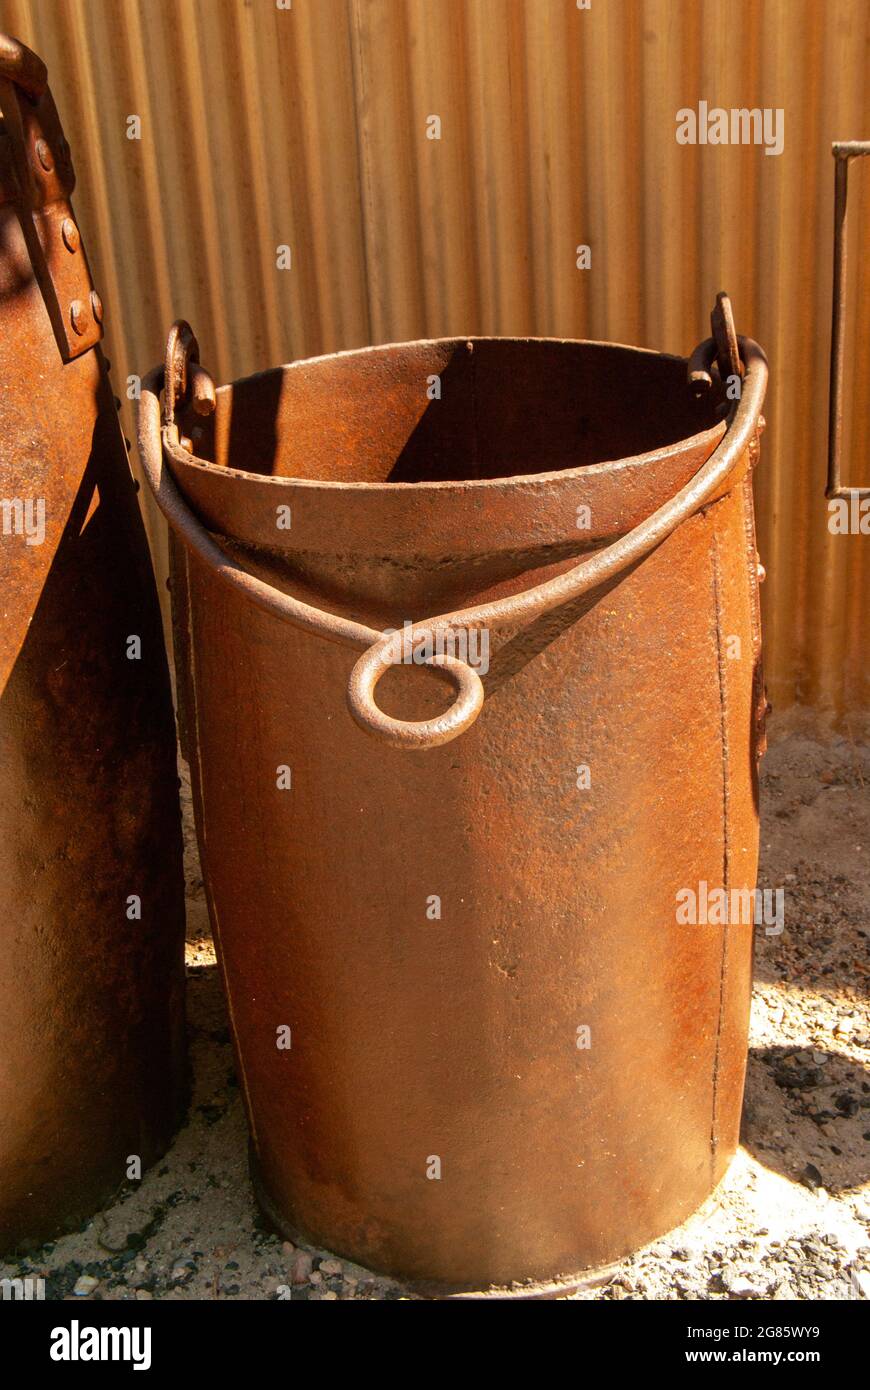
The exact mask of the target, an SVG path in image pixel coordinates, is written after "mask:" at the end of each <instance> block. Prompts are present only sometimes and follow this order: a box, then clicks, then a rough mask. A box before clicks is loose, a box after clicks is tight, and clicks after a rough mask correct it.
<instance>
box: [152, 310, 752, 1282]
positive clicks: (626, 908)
mask: <svg viewBox="0 0 870 1390" xmlns="http://www.w3.org/2000/svg"><path fill="white" fill-rule="evenodd" d="M175 340H176V341H177V342H178V343H180V344H182V345H183V342H184V341H185V340H186V334H185V333H184V332H183V330H180V331H179V332H177V333H176V335H175ZM739 342H740V345H741V351H742V355H743V364H744V365H745V368H746V371H745V377H744V379H743V382H742V395H741V399H740V401H739V402H738V403H737V404H736V405H735V406H733V407H732V408H731V409H730V413H729V414H728V416H727V419H726V418H725V411H726V408H727V407H726V403H725V401H724V400H723V390H722V385H721V383H720V382H719V380H718V370H717V369H716V368H715V366H714V358H715V354H716V345H715V343H714V342H713V340H712V339H711V340H708V343H707V344H705V345H704V347H703V351H702V352H700V353H699V354H696V358H697V359H698V360H699V361H701V362H703V363H706V369H707V370H708V371H709V372H710V389H708V390H707V391H706V392H705V393H702V394H700V395H696V394H695V392H694V391H693V390H692V389H691V387H690V385H689V383H688V382H687V380H686V372H687V365H689V364H687V363H686V361H685V360H684V359H680V358H673V357H667V356H664V355H662V354H658V353H650V352H644V351H642V350H640V349H634V348H623V347H617V346H613V345H609V344H600V343H584V342H564V341H552V340H529V341H516V340H510V339H474V340H471V341H469V342H466V341H463V340H455V339H451V340H436V341H423V342H416V343H405V344H399V345H394V346H390V347H383V348H372V349H367V350H363V351H358V352H350V353H343V354H339V355H336V356H332V357H326V358H320V359H314V360H310V361H303V362H297V363H294V364H293V365H291V366H288V367H282V368H278V369H275V370H273V371H268V372H265V373H262V374H260V375H258V376H256V377H252V378H249V379H247V380H243V381H239V382H236V383H234V384H233V385H230V386H223V387H221V388H219V389H218V390H217V392H216V396H215V399H216V409H215V411H214V413H213V414H212V415H211V416H207V417H203V416H201V415H197V414H196V412H195V411H194V410H193V409H192V407H191V406H190V405H185V403H184V401H183V399H182V400H180V401H179V400H176V402H175V419H174V421H173V423H172V424H167V423H165V421H164V422H163V423H161V417H160V407H159V399H158V393H159V390H160V385H161V379H162V376H163V371H164V370H165V369H161V370H159V371H155V372H154V373H152V375H151V377H150V378H149V379H148V380H147V381H146V382H145V383H144V386H143V393H142V402H141V410H140V445H141V452H142V457H143V463H144V467H145V470H146V474H147V476H148V478H149V481H150V482H151V483H152V485H153V487H154V489H155V493H156V496H157V500H158V502H159V504H160V506H161V507H162V508H163V510H164V511H165V513H166V515H167V516H168V518H169V520H170V523H171V527H172V532H173V607H174V616H175V627H176V646H177V655H178V669H179V677H180V681H181V692H180V694H181V704H182V716H183V719H182V733H183V747H184V748H185V751H186V754H187V756H188V758H189V760H190V763H191V769H192V775H193V785H194V798H195V809H196V816H197V827H198V834H199V842H200V849H201V854H202V861H203V870H204V877H205V882H206V888H207V893H208V897H209V904H210V910H211V914H212V922H213V926H214V930H215V936H216V940H217V943H218V954H219V960H220V964H221V968H222V971H223V976H224V983H225V987H226V990H227V994H228V1000H229V1007H230V1014H231V1018H232V1026H233V1032H234V1039H235V1046H236V1050H237V1056H238V1062H239V1069H240V1076H241V1080H242V1086H243V1090H244V1095H245V1100H246V1105H247V1109H248V1116H249V1121H250V1127H251V1136H252V1153H253V1169H254V1176H255V1182H256V1186H257V1191H258V1195H259V1198H260V1201H261V1203H262V1205H263V1207H264V1209H265V1210H266V1211H267V1213H268V1214H269V1215H270V1216H271V1218H272V1220H273V1221H275V1223H276V1224H278V1225H279V1226H280V1228H281V1229H283V1230H284V1231H286V1232H288V1233H291V1234H301V1235H302V1236H303V1237H304V1238H307V1239H310V1240H312V1241H315V1242H318V1243H320V1244H323V1245H326V1246H328V1247H330V1248H332V1249H335V1250H337V1251H339V1252H341V1253H342V1254H343V1255H345V1256H348V1257H351V1258H353V1259H356V1260H359V1261H361V1262H363V1263H364V1264H367V1265H369V1266H371V1267H373V1268H375V1269H379V1270H384V1271H387V1272H389V1273H391V1274H394V1275H397V1276H400V1277H403V1278H406V1279H410V1280H413V1281H416V1282H417V1283H418V1284H419V1285H420V1286H421V1287H423V1288H427V1289H432V1290H436V1291H442V1292H444V1291H447V1292H455V1291H462V1290H484V1289H487V1288H491V1287H494V1286H503V1285H508V1284H512V1283H517V1282H518V1283H519V1285H521V1286H522V1287H524V1288H525V1287H527V1285H528V1284H529V1282H531V1283H533V1284H534V1285H535V1286H541V1285H546V1284H547V1283H548V1282H549V1281H553V1280H558V1279H560V1278H563V1277H566V1276H571V1275H572V1274H573V1273H574V1272H575V1271H578V1270H581V1269H584V1268H588V1267H592V1266H596V1265H600V1264H603V1263H606V1262H608V1261H610V1260H612V1259H614V1258H616V1257H617V1256H619V1255H621V1254H623V1253H624V1252H625V1251H627V1250H630V1249H633V1248H635V1247H637V1246H639V1245H641V1244H642V1243H644V1242H645V1241H647V1240H649V1239H651V1238H652V1237H654V1236H656V1235H658V1234H660V1233H661V1232H663V1231H665V1230H666V1229H668V1228H669V1227H671V1226H673V1225H674V1224H675V1223H677V1222H678V1221H680V1220H681V1219H682V1218H683V1217H685V1216H686V1215H687V1214H688V1213H689V1212H690V1211H692V1210H693V1209H694V1208H695V1207H696V1206H697V1205H698V1204H699V1202H701V1201H702V1200H703V1198H704V1197H706V1195H707V1194H708V1193H709V1192H710V1190H711V1189H712V1187H713V1186H714V1185H715V1184H716V1183H717V1182H718V1180H719V1179H720V1178H721V1176H722V1175H723V1173H724V1171H725V1169H726V1167H727V1164H728V1161H729V1159H730V1157H731V1155H732V1154H733V1152H734V1149H735V1146H736V1143H737V1135H738V1123H739V1114H740V1102H741V1095H742V1087H743V1075H744V1062H745V1054H746V1039H747V1026H748V1013H749V993H750V974H751V954H752V928H751V927H750V926H745V925H734V926H730V927H722V926H717V925H700V926H695V927H690V926H684V925H680V924H678V923H677V920H676V912H675V895H676V893H677V892H678V891H679V890H680V889H681V888H686V887H696V886H697V885H699V884H700V883H702V882H705V883H707V884H710V885H719V886H724V887H726V888H728V889H735V888H747V889H751V888H752V887H753V886H754V883H755V872H756V855H757V803H756V784H755V757H754V754H755V751H756V748H755V743H756V738H757V729H756V724H755V703H754V702H755V697H756V688H757V680H758V670H759V667H760V635H759V625H758V607H757V603H758V585H757V573H756V563H757V556H756V550H755V539H754V531H753V522H752V497H751V481H750V470H751V465H752V463H753V462H754V458H755V456H756V454H757V438H758V432H759V428H760V416H759V411H760V407H761V402H762V399H763V395H764V388H765V382H766V364H765V360H764V356H763V353H762V352H761V350H760V349H759V348H758V347H757V346H756V345H755V344H754V343H752V342H750V341H749V340H746V339H740V340H739ZM182 350H183V347H182ZM693 360H694V359H693ZM169 370H170V373H174V376H173V377H172V379H178V375H179V374H178V373H175V369H174V367H173V365H172V363H170V367H169ZM436 377H437V378H438V379H439V381H440V384H441V398H440V399H433V400H429V399H427V381H428V382H430V383H431V381H432V379H433V378H436ZM182 438H185V439H189V440H190V442H191V446H192V448H193V449H194V450H195V454H194V453H192V452H191V451H190V450H189V449H187V448H184V447H182V445H181V443H180V440H181V439H182ZM587 508H588V511H587V510H586V509H587ZM279 515H280V516H283V517H284V519H285V521H287V522H289V529H282V528H281V526H280V524H279V522H278V519H277V518H278V516H279ZM420 614H438V615H439V616H438V617H437V618H424V619H420V618H419V616H418V615H420ZM406 622H407V623H409V624H410V625H411V630H412V631H413V630H416V629H419V628H422V629H425V630H429V631H431V630H433V629H434V630H435V631H436V632H438V633H441V634H442V635H443V634H444V633H445V631H448V630H449V631H450V632H453V633H454V634H455V633H457V632H458V631H459V629H460V627H463V626H465V627H468V626H471V627H475V625H476V626H477V630H478V631H486V633H487V634H488V637H489V640H490V652H491V655H490V658H489V662H488V670H486V671H484V670H483V669H482V664H480V663H479V665H480V669H479V670H471V667H470V665H469V664H467V663H463V662H461V661H460V663H459V664H460V665H463V664H465V669H466V670H469V671H470V672H471V676H472V677H473V678H474V681H476V682H478V683H479V684H481V685H482V688H483V691H484V692H485V699H483V701H482V703H481V705H480V708H479V710H477V711H476V714H477V717H476V720H475V721H474V722H471V721H470V720H466V721H465V726H464V727H462V728H459V727H457V725H458V724H461V723H462V720H460V719H458V718H457V715H456V708H457V707H456V705H454V706H453V708H452V710H451V711H450V712H449V713H448V715H447V716H445V715H444V706H445V703H446V702H447V701H448V700H449V698H450V697H449V694H448V693H447V691H446V690H445V684H444V675H443V672H441V671H438V670H437V669H431V663H426V662H425V661H424V663H423V665H419V664H416V663H414V664H412V665H410V666H407V667H406V665H405V664H404V663H401V664H398V663H395V655H396V650H395V648H392V647H390V646H389V644H387V643H385V639H384V637H383V634H384V632H385V630H386V629H388V628H393V629H402V628H403V626H404V624H405V623H406ZM323 639H327V640H323ZM351 648H356V649H359V648H362V649H363V650H364V655H363V661H364V662H366V663H367V665H366V666H364V668H363V675H364V679H362V680H361V679H360V674H359V673H360V667H359V664H358V657H357V655H355V653H354V651H352V650H351ZM387 653H389V662H388V669H387V668H385V666H384V663H383V661H382V660H381V657H382V655H386V654H387ZM355 671H356V675H354V672H355ZM382 674H383V676H384V679H383V687H382V688H379V690H378V698H379V701H380V704H381V709H376V708H375V706H374V703H373V699H372V696H373V690H374V683H375V680H376V679H378V678H379V677H380V676H381V675H382ZM451 675H453V673H451ZM458 679H459V677H458V673H457V674H456V676H455V680H456V681H458ZM349 682H351V690H352V694H351V711H350V712H349V710H348V707H347V697H346V691H347V689H348V683H349ZM354 682H355V684H354ZM367 682H368V683H367ZM470 684H471V685H472V686H473V682H470ZM473 688H474V689H476V688H477V687H476V686H473ZM351 715H353V717H351ZM451 720H454V721H455V723H452V724H451V723H450V721H451ZM380 721H382V722H380ZM403 722H404V726H405V727H408V726H410V728H411V731H412V735H413V737H412V739H411V740H408V741H404V742H402V741H400V740H399V739H397V738H396V737H394V735H395V732H396V729H397V727H399V728H400V727H402V724H403ZM445 722H446V724H447V726H449V737H450V741H449V742H443V741H441V740H440V739H439V738H437V737H435V734H436V733H437V732H438V730H436V727H435V726H436V725H439V724H440V732H444V729H445ZM361 725H362V726H363V727H360V726H361ZM372 734H375V735H376V736H375V737H372ZM583 768H588V776H589V779H590V780H589V784H588V785H581V782H582V778H581V777H580V770H581V769H583ZM288 774H289V776H288ZM583 1028H589V1030H590V1037H591V1045H590V1046H589V1047H588V1048H581V1047H580V1046H578V1040H579V1037H580V1034H579V1032H578V1030H582V1029H583ZM282 1029H287V1030H290V1032H289V1040H290V1045H289V1046H287V1045H286V1043H287V1041H288V1037H287V1034H286V1033H285V1034H283V1035H282V1033H281V1030H282ZM282 1037H283V1039H284V1042H285V1046H280V1045H278V1043H279V1042H280V1040H281V1038H282ZM436 1160H437V1162H436ZM439 1165H440V1176H433V1174H434V1173H435V1172H436V1170H437V1168H438V1166H439Z"/></svg>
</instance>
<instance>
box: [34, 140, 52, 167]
mask: <svg viewBox="0 0 870 1390" xmlns="http://www.w3.org/2000/svg"><path fill="white" fill-rule="evenodd" d="M36 158H37V159H38V160H39V162H40V164H41V165H42V167H43V169H44V170H45V171H46V173H48V172H50V170H52V169H53V168H54V160H53V159H52V157H51V150H50V149H49V147H48V144H47V143H46V141H45V140H37V142H36Z"/></svg>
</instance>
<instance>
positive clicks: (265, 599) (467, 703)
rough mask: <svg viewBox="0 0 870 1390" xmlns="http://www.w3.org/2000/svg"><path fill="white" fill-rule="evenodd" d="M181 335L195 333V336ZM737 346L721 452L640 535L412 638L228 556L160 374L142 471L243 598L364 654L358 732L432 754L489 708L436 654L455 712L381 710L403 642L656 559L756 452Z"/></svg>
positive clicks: (150, 401) (698, 364)
mask: <svg viewBox="0 0 870 1390" xmlns="http://www.w3.org/2000/svg"><path fill="white" fill-rule="evenodd" d="M183 329H187V335H189V338H188V337H187V335H186V334H185V333H184V331H183ZM173 333H174V335H175V338H174V340H175V341H176V342H177V343H179V344H180V345H183V344H184V343H185V342H186V341H192V342H193V343H194V344H195V339H193V335H192V333H190V330H189V328H187V325H183V328H182V326H180V325H176V326H175V327H174V329H173ZM737 341H738V344H739V347H740V353H741V357H742V361H743V366H744V369H745V370H744V377H743V381H742V384H741V393H740V398H739V400H738V402H737V404H736V407H735V409H734V410H733V412H732V414H731V415H730V417H729V419H728V424H727V427H726V431H725V434H724V436H723V438H722V439H721V440H720V442H719V444H718V446H717V448H716V449H715V450H714V451H713V453H712V454H711V455H710V457H709V458H708V459H707V461H706V463H704V464H702V466H701V467H700V468H699V469H698V471H697V473H696V474H695V475H694V477H693V478H691V479H690V480H689V482H688V483H687V484H686V485H685V487H683V488H681V489H680V491H679V492H677V493H675V495H674V496H673V497H671V498H670V499H669V500H668V501H667V502H665V503H664V504H663V505H662V506H661V507H659V508H658V509H657V511H655V512H653V513H652V514H651V515H650V516H648V517H647V518H646V519H645V520H644V521H642V522H640V523H639V525H637V526H636V527H635V528H634V530H633V531H629V532H628V533H627V534H626V535H624V536H621V537H620V538H619V540H617V541H614V542H613V543H612V544H611V545H608V546H604V547H602V548H601V549H600V550H597V551H595V553H594V554H593V555H590V556H587V557H586V558H585V559H583V560H581V561H580V562H579V563H578V564H577V565H575V566H574V567H573V568H572V569H570V570H568V571H566V572H565V573H564V574H561V575H558V576H557V577H556V578H555V579H550V580H547V581H546V582H545V583H543V584H537V585H535V587H534V588H532V589H527V590H525V591H524V592H522V593H519V594H514V595H512V596H511V597H510V598H504V599H497V600H495V601H494V602H492V603H485V604H480V605H472V606H471V607H469V608H461V609H457V610H456V611H455V612H453V613H442V614H440V615H438V616H437V617H433V618H428V619H424V620H423V621H421V622H419V623H416V624H415V625H414V629H413V631H412V632H410V633H408V632H405V633H388V634H384V633H379V632H377V631H376V630H375V629H374V628H370V627H367V626H366V625H365V624H364V623H357V622H353V621H351V620H350V619H349V618H342V617H340V616H339V615H338V614H336V613H325V612H323V611H322V610H321V609H318V608H315V607H313V606H312V605H311V604H307V603H303V602H302V601H301V600H300V599H296V598H293V597H292V596H291V595H290V594H285V593H282V591H281V590H280V589H276V588H274V587H273V586H272V585H271V584H267V583H265V582H264V581H263V580H261V579H258V578H257V577H256V576H255V575H253V574H250V573H249V572H248V571H247V570H246V569H244V568H243V567H242V566H241V565H239V564H237V563H236V562H235V561H234V560H232V559H231V558H230V557H229V556H228V555H226V554H225V552H224V551H223V550H221V548H220V546H218V545H217V544H216V542H215V541H214V540H213V539H212V537H211V536H210V535H209V533H208V531H207V530H206V529H205V527H204V526H203V525H202V523H201V522H200V521H199V520H198V519H197V518H196V516H195V515H194V513H193V512H192V511H191V510H190V508H189V507H188V505H187V503H186V502H185V500H184V498H183V497H182V495H181V493H180V491H179V489H178V488H177V486H176V484H175V482H174V480H173V479H172V476H171V474H170V473H169V471H168V470H167V469H166V468H164V466H163V453H164V451H165V452H166V454H167V455H168V456H169V457H170V458H174V459H175V460H176V461H177V462H178V463H179V464H182V465H183V464H184V463H186V462H189V460H190V457H191V455H190V453H189V452H187V451H186V450H184V449H183V448H182V447H181V446H180V444H179V439H178V429H177V426H176V425H175V423H174V422H173V423H171V424H169V423H167V424H165V425H163V426H162V427H161V419H160V401H159V393H160V391H161V389H162V386H163V381H164V368H155V370H154V371H152V372H150V373H149V374H148V376H147V377H145V378H144V380H143V382H142V391H141V398H140V402H139V448H140V454H141V458H142V465H143V469H144V472H145V476H146V478H147V480H148V483H149V485H150V487H151V489H152V491H153V493H154V497H155V501H156V502H157V505H158V506H159V507H160V509H161V511H162V512H163V514H164V516H165V517H166V519H167V521H168V522H169V524H170V525H171V526H172V527H173V528H174V529H175V530H176V532H177V533H178V535H179V536H180V538H181V539H182V540H183V541H184V543H185V545H187V546H188V548H189V549H190V550H192V551H193V552H194V553H195V554H196V555H198V556H199V558H200V559H201V560H202V561H204V563H205V564H207V565H208V566H209V567H210V568H211V569H212V570H214V572H215V573H216V574H217V575H218V577H219V578H220V579H222V580H223V581H224V582H225V583H229V584H230V585H232V586H233V587H234V588H236V589H237V590H238V591H239V592H240V593H242V594H244V595H245V596H246V597H247V598H248V599H250V600H251V602H253V603H255V604H256V605H257V607H259V608H262V609H263V610H264V611H265V612H268V613H272V614H273V615H274V616H275V617H277V618H280V619H281V620H282V621H284V622H289V623H292V624H293V625H294V626H295V627H299V628H303V629H305V630H306V631H309V632H314V633H316V634H317V635H318V636H320V637H324V638H326V639H327V640H328V641H332V642H339V643H343V644H345V645H349V646H352V647H363V648H365V649H366V650H365V651H364V652H363V655H362V656H361V657H360V659H359V660H358V661H357V663H356V665H355V666H354V668H353V671H352V672H351V676H350V683H349V686H348V693H347V702H348V707H349V709H350V712H351V714H352V716H353V718H354V719H355V720H356V722H357V724H359V726H360V728H362V729H364V730H365V731H366V732H367V733H370V734H374V735H376V736H378V737H380V738H381V739H383V740H385V741H386V742H387V743H390V744H393V745H394V746H396V747H400V748H411V749H423V748H434V747H437V746H438V745H439V744H442V743H448V742H449V741H450V740H451V739H454V738H456V737H457V735H458V734H461V733H462V732H463V731H464V730H465V729H467V728H468V727H469V725H471V724H473V723H474V721H475V719H476V718H477V716H478V715H479V713H480V711H481V708H482V706H483V695H484V692H483V685H482V682H481V680H480V676H479V675H478V673H477V672H476V671H475V670H474V669H473V668H472V667H471V666H469V665H468V664H467V663H465V662H463V661H460V660H459V659H458V658H456V657H454V656H448V655H442V654H437V655H436V654H433V655H430V656H427V657H424V659H423V664H425V665H429V666H432V667H434V668H436V669H438V670H442V671H443V672H444V673H445V674H446V675H447V677H448V678H449V679H450V681H451V682H452V684H453V686H454V688H455V690H456V693H457V698H456V699H455V700H454V703H453V704H452V705H451V706H450V708H449V709H448V710H447V711H446V712H445V713H444V714H442V715H440V716H439V717H438V718H436V719H428V720H420V721H416V722H411V721H408V720H402V719H395V718H393V717H392V716H391V715H387V714H384V712H383V711H382V710H380V709H379V708H378V706H377V705H376V704H375V702H374V692H375V689H376V687H377V684H378V681H379V680H380V679H381V677H382V676H383V675H384V673H385V672H386V670H387V668H388V667H389V666H391V665H394V664H397V663H398V662H401V660H402V657H403V649H404V648H403V644H404V643H405V642H407V641H408V639H409V638H410V640H411V641H413V642H416V641H417V640H418V639H421V640H425V639H428V640H429V641H430V642H431V640H432V638H433V637H435V636H437V635H439V634H441V635H442V636H446V634H448V633H450V632H453V631H456V630H457V629H460V628H461V629H464V630H465V631H466V632H467V631H468V630H470V629H479V628H483V627H486V626H487V625H488V624H490V623H510V624H511V625H513V626H516V625H517V624H518V623H519V624H522V625H525V624H526V623H529V622H531V621H532V620H533V619H535V618H537V617H540V616H541V615H542V614H544V613H548V612H550V611H552V610H553V609H555V608H559V607H561V606H562V605H563V604H566V603H569V602H571V601H573V600H574V599H577V598H579V597H580V596H581V595H582V594H585V593H588V592H589V590H591V589H594V588H596V587H597V586H598V585H600V584H603V583H605V582H606V581H607V580H609V579H612V578H614V577H615V576H616V575H618V574H619V573H620V572H621V571H622V570H624V569H627V568H628V567H629V566H630V565H633V564H634V563H635V562H636V561H638V560H640V559H642V558H643V556H645V555H647V554H649V552H650V551H651V550H654V549H655V548H656V547H657V546H658V545H660V544H661V543H662V541H664V540H666V539H667V537H668V536H670V535H671V534H672V532H674V531H675V530H676V529H677V527H678V526H680V525H681V524H682V523H683V522H684V521H686V520H688V518H689V517H690V516H693V515H694V513H695V512H697V511H698V510H699V509H700V508H701V507H703V506H704V505H705V503H707V502H709V501H710V499H711V498H712V497H713V496H714V495H715V493H716V492H717V491H718V489H719V488H720V487H721V485H722V484H723V483H724V482H725V480H726V479H727V478H728V476H729V475H730V473H731V472H732V470H733V469H734V468H735V467H736V465H737V463H738V461H739V460H740V458H741V457H742V455H743V454H744V452H745V451H746V449H747V448H748V447H749V445H750V444H751V442H752V440H753V437H754V435H755V433H756V431H757V429H758V425H759V419H760V414H761V406H762V404H763V402H764V393H765V389H766V386H767V359H766V357H765V355H764V353H763V351H762V349H761V348H760V347H759V346H758V344H757V343H755V342H753V341H752V339H751V338H742V337H741V338H738V339H737ZM716 356H717V344H716V342H715V341H714V340H713V339H712V338H708V339H707V340H706V342H704V343H702V344H701V345H700V347H698V348H696V350H695V352H694V353H693V354H692V357H691V358H690V360H689V376H690V380H692V381H694V383H695V385H696V386H704V385H707V386H709V384H710V381H711V376H710V372H711V369H712V366H713V362H714V359H715V358H716ZM180 376H181V374H180V373H179V374H178V376H177V378H176V379H180Z"/></svg>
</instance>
